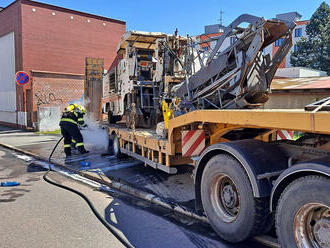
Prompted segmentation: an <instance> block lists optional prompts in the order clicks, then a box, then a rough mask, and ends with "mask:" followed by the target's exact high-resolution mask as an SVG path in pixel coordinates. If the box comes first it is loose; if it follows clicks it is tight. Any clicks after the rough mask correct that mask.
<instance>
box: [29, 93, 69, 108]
mask: <svg viewBox="0 0 330 248" xmlns="http://www.w3.org/2000/svg"><path fill="white" fill-rule="evenodd" d="M35 97H36V98H37V106H41V105H46V104H62V103H63V100H62V99H61V98H58V97H56V96H55V94H54V93H52V92H50V93H44V92H41V91H40V90H39V91H38V92H37V93H35Z"/></svg>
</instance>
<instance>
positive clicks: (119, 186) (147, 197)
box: [0, 142, 280, 248]
mask: <svg viewBox="0 0 330 248" xmlns="http://www.w3.org/2000/svg"><path fill="white" fill-rule="evenodd" d="M0 146H2V147H4V148H7V149H10V150H14V151H16V152H19V153H22V154H25V155H27V156H30V157H33V158H35V159H37V160H41V161H43V162H47V163H49V162H48V158H45V157H43V156H40V155H38V154H34V153H32V152H28V151H24V150H21V149H19V148H17V147H14V146H11V145H8V144H4V143H1V142H0ZM50 164H53V165H56V166H58V167H60V168H63V169H66V170H68V171H70V172H73V173H75V174H78V175H80V176H82V177H85V178H88V179H90V180H92V181H95V182H98V183H100V184H103V185H106V186H108V187H110V188H113V189H116V190H118V191H120V192H123V193H126V194H129V195H131V196H134V197H137V198H139V199H141V200H144V201H146V202H149V203H150V204H154V205H158V206H161V207H164V208H166V209H169V210H172V211H173V212H176V213H179V214H181V215H184V216H187V217H190V218H194V219H197V220H199V221H201V222H203V223H205V224H210V223H209V221H208V219H207V218H206V217H204V216H200V215H197V214H195V213H193V212H190V211H188V210H186V209H184V208H182V207H180V206H178V205H173V204H172V205H171V204H169V203H168V202H166V201H165V200H164V199H162V198H161V197H159V196H156V195H154V194H151V193H146V192H144V191H142V190H138V189H136V188H133V187H131V186H129V185H127V184H123V183H121V182H119V181H115V180H111V179H110V178H108V177H105V176H103V175H97V174H95V173H91V172H89V171H80V170H76V169H73V168H70V167H68V166H66V165H64V164H61V163H57V162H51V163H50ZM254 240H256V241H257V242H259V243H261V244H264V245H267V246H269V247H273V248H279V247H280V246H279V244H278V243H277V242H276V240H275V239H273V238H270V237H268V236H257V237H254Z"/></svg>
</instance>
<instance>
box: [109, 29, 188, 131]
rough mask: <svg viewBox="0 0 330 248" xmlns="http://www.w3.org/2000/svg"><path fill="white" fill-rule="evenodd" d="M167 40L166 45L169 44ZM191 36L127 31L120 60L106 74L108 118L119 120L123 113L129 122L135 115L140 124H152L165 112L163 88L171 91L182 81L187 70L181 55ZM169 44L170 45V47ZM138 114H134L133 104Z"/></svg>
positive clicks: (122, 43) (120, 50)
mask: <svg viewBox="0 0 330 248" xmlns="http://www.w3.org/2000/svg"><path fill="white" fill-rule="evenodd" d="M165 43H166V46H165ZM186 44H187V39H186V38H183V37H180V36H178V35H177V32H176V33H175V34H174V35H168V34H164V33H159V32H142V31H129V32H126V33H125V34H124V35H123V37H122V39H121V41H120V43H119V46H118V49H117V58H118V60H117V61H118V63H117V64H115V66H113V67H112V68H111V70H109V72H107V73H106V75H105V76H104V84H105V85H108V89H109V93H110V94H109V99H110V101H109V102H108V103H107V104H108V105H107V106H108V107H107V109H106V111H107V112H108V120H109V122H110V123H116V122H117V121H120V120H121V119H122V118H123V117H124V118H125V119H126V124H127V126H130V125H131V122H132V120H133V118H134V122H135V125H136V126H142V127H151V126H154V125H155V124H156V123H157V120H158V119H159V117H161V112H160V111H159V107H158V102H159V101H158V99H159V95H160V92H168V91H169V88H170V87H171V85H172V84H178V83H180V82H181V81H182V80H183V78H184V72H183V69H182V67H181V66H180V64H179V62H178V60H177V58H181V59H182V58H183V49H184V47H186ZM167 48H168V49H167ZM133 104H134V105H135V106H134V107H135V109H136V114H135V115H134V116H133V115H132V105H133Z"/></svg>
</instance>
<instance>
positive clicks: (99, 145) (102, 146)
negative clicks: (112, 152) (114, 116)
mask: <svg viewBox="0 0 330 248" xmlns="http://www.w3.org/2000/svg"><path fill="white" fill-rule="evenodd" d="M85 122H86V124H87V125H88V127H87V128H84V129H82V130H81V134H82V136H83V138H84V145H85V148H86V150H89V151H91V152H93V153H95V152H100V153H104V152H107V151H108V146H109V135H108V132H107V130H106V129H103V128H101V127H100V126H99V124H98V123H96V122H89V121H88V119H86V118H85Z"/></svg>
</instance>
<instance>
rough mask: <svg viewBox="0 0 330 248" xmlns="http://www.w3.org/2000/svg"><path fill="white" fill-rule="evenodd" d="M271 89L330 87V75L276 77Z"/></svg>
mask: <svg viewBox="0 0 330 248" xmlns="http://www.w3.org/2000/svg"><path fill="white" fill-rule="evenodd" d="M271 89H272V90H294V89H330V77H310V78H276V79H273V81H272V84H271Z"/></svg>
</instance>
